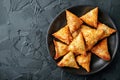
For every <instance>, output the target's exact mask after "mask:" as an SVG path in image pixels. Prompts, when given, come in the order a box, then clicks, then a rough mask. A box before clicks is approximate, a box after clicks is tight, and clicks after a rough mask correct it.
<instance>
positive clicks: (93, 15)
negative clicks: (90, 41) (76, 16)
mask: <svg viewBox="0 0 120 80" xmlns="http://www.w3.org/2000/svg"><path fill="white" fill-rule="evenodd" d="M80 18H81V19H82V20H83V21H84V22H85V23H86V24H88V25H90V26H92V27H94V28H97V22H98V7H96V8H94V9H92V10H90V11H89V12H87V13H86V14H84V15H83V16H81V17H80Z"/></svg>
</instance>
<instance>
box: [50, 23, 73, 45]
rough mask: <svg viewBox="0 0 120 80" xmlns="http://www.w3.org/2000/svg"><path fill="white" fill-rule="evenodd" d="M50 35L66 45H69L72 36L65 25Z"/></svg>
mask: <svg viewBox="0 0 120 80" xmlns="http://www.w3.org/2000/svg"><path fill="white" fill-rule="evenodd" d="M52 35H53V36H54V37H55V38H57V39H59V40H61V41H62V42H64V43H66V44H69V43H70V42H71V41H72V35H71V33H70V30H69V27H68V26H67V25H66V26H65V27H63V28H61V29H60V30H58V31H57V32H55V33H53V34H52Z"/></svg>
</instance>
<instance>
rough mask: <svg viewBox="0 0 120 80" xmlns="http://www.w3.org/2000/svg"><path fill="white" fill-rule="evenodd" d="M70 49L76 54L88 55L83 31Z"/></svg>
mask: <svg viewBox="0 0 120 80" xmlns="http://www.w3.org/2000/svg"><path fill="white" fill-rule="evenodd" d="M68 50H70V51H72V52H74V53H75V54H83V55H86V49H85V43H84V39H83V35H82V33H81V32H80V33H79V34H78V35H77V37H75V38H74V39H73V41H72V42H71V43H70V45H69V46H68Z"/></svg>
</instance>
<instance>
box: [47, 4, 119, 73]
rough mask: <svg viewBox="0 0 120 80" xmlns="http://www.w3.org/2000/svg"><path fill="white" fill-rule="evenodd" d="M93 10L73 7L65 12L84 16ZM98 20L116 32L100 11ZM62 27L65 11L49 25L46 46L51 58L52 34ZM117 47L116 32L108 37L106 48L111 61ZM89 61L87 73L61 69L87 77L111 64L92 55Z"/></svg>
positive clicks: (89, 7)
mask: <svg viewBox="0 0 120 80" xmlns="http://www.w3.org/2000/svg"><path fill="white" fill-rule="evenodd" d="M93 8H95V7H93V6H75V7H71V8H68V9H67V10H69V11H71V12H72V13H74V14H76V15H77V16H82V15H83V14H85V13H86V12H88V11H90V10H91V9H93ZM98 20H99V21H100V22H103V23H105V24H107V25H108V26H110V27H112V28H114V29H116V30H117V28H116V27H115V24H114V23H113V21H112V19H111V18H110V17H109V16H108V15H107V14H105V13H103V12H102V11H101V10H100V9H99V12H98ZM64 25H66V14H65V10H64V11H62V12H61V13H60V14H58V16H57V17H56V18H55V19H54V21H53V22H52V23H51V25H50V27H49V29H48V35H47V44H48V51H49V53H50V55H51V56H52V58H53V57H54V55H55V48H54V44H53V39H54V37H53V36H52V34H53V33H54V32H56V31H58V30H59V29H60V28H61V27H63V26H64ZM117 47H118V32H116V33H115V34H113V35H112V36H110V37H109V38H108V48H109V52H110V55H111V61H112V60H113V58H114V57H115V54H116V51H117ZM91 59H92V60H91V65H90V68H91V71H90V72H89V73H88V72H86V71H85V70H84V69H83V68H80V69H73V68H63V69H64V70H65V71H68V72H70V73H74V74H79V75H88V74H93V73H96V72H99V71H100V70H102V69H103V68H105V67H106V66H107V65H108V64H109V63H110V62H111V61H108V62H107V61H104V60H102V59H100V58H99V57H97V56H95V55H94V54H92V58H91ZM56 62H57V61H56Z"/></svg>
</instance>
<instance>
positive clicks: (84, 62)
mask: <svg viewBox="0 0 120 80" xmlns="http://www.w3.org/2000/svg"><path fill="white" fill-rule="evenodd" d="M76 60H77V62H78V64H79V65H81V66H82V67H83V68H84V69H86V71H87V72H90V61H91V53H90V52H89V53H88V54H87V55H86V56H84V55H79V56H77V57H76Z"/></svg>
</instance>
